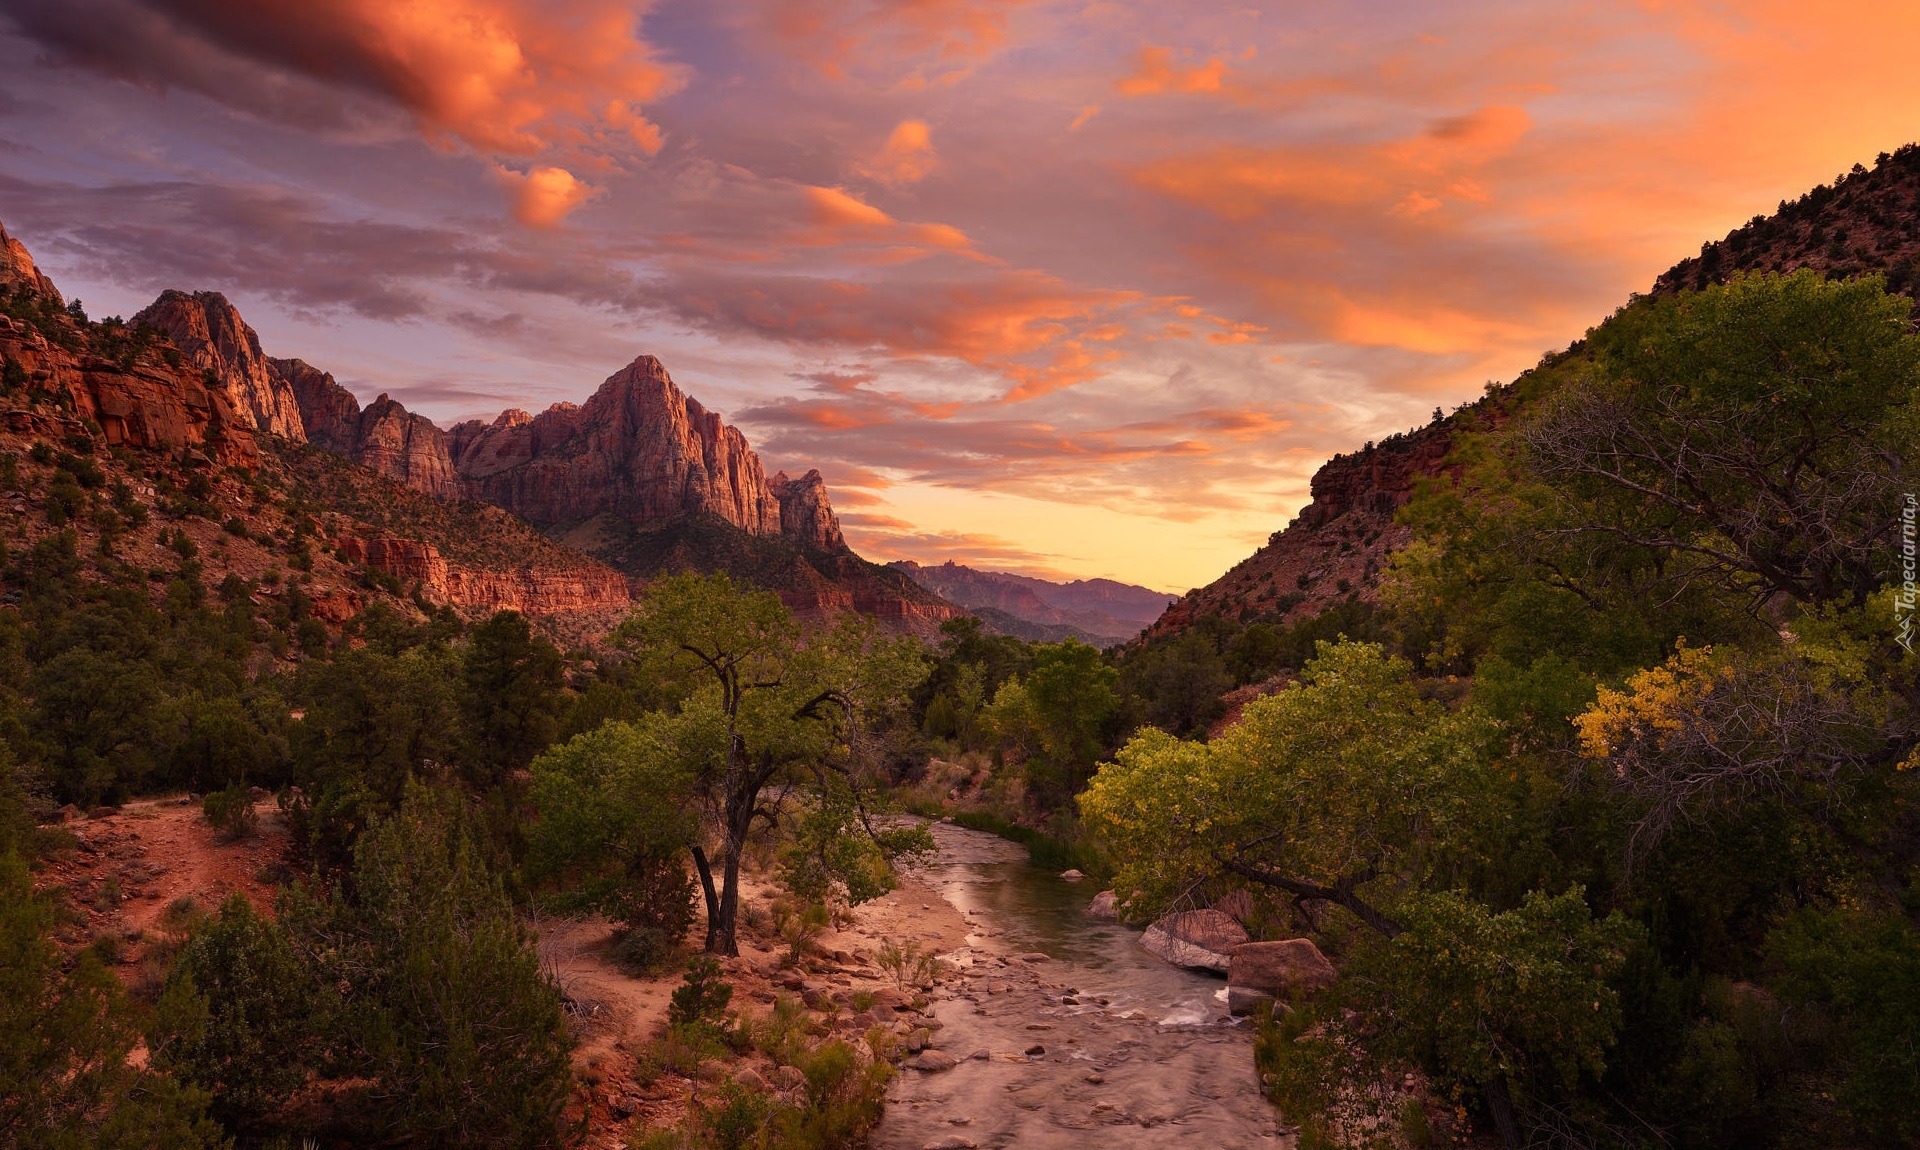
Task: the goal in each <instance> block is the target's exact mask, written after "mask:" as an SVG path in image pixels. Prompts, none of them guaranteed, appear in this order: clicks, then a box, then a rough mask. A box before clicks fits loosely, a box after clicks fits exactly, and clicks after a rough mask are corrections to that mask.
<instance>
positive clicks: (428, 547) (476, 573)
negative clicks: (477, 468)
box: [336, 532, 629, 617]
mask: <svg viewBox="0 0 1920 1150" xmlns="http://www.w3.org/2000/svg"><path fill="white" fill-rule="evenodd" d="M336 549H337V550H338V552H339V554H340V557H341V558H342V559H343V560H345V561H346V562H348V563H351V564H356V565H363V566H366V567H369V568H372V569H373V570H375V571H379V572H381V573H383V574H386V575H391V576H393V577H394V578H396V579H398V580H400V581H401V582H402V583H404V584H407V585H408V586H409V587H412V586H413V585H416V584H417V585H418V586H419V588H420V592H421V594H422V595H423V596H424V597H425V598H426V599H427V600H428V601H429V602H434V603H449V604H452V605H453V606H455V607H459V608H465V609H469V610H476V611H482V612H492V611H500V610H513V611H518V612H520V613H521V614H523V615H529V616H535V617H543V616H549V615H564V614H574V613H579V612H587V611H599V610H604V609H607V608H612V607H623V606H625V605H626V603H627V602H628V598H629V596H628V589H627V581H626V579H625V578H624V577H623V576H621V575H620V573H619V572H617V571H614V570H611V569H610V568H605V567H599V566H597V565H594V566H589V565H586V564H581V565H578V566H575V567H572V568H562V569H542V568H538V567H534V566H531V565H528V566H520V567H515V568H507V569H504V570H485V569H476V568H468V567H455V566H453V565H451V564H449V563H448V562H447V560H446V559H445V558H443V557H442V556H441V554H440V551H439V549H438V548H437V547H435V546H434V545H433V544H431V543H424V542H421V541H420V540H417V539H408V538H404V537H401V536H398V535H393V534H389V533H386V532H362V533H356V534H352V535H348V536H346V537H345V538H342V539H340V540H339V541H338V543H337V545H336Z"/></svg>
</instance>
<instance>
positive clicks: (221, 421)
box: [0, 316, 259, 467]
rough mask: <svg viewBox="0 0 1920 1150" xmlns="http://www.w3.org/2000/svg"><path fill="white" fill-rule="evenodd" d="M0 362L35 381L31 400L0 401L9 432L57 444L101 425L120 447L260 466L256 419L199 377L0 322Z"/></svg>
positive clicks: (20, 397) (16, 397)
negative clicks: (117, 358)
mask: <svg viewBox="0 0 1920 1150" xmlns="http://www.w3.org/2000/svg"><path fill="white" fill-rule="evenodd" d="M0 356H4V357H5V358H7V359H11V360H13V361H14V362H16V363H18V364H19V365H20V366H21V367H22V368H23V369H24V370H25V371H26V373H27V378H28V380H29V383H28V387H27V390H26V392H25V393H24V394H15V395H11V396H8V397H6V398H4V399H0V408H3V409H4V418H5V420H6V423H7V426H8V427H9V428H10V429H11V430H13V431H17V432H21V433H25V434H31V435H35V436H37V437H40V438H44V439H47V440H49V441H51V442H55V443H59V442H64V441H65V440H66V439H68V438H70V437H72V436H76V435H83V434H86V429H85V421H86V420H88V419H91V420H93V421H94V422H95V423H97V424H99V425H100V430H101V434H102V437H103V438H105V440H106V441H107V443H108V444H110V445H113V446H123V447H134V448H143V449H147V450H152V451H166V452H168V453H171V454H180V453H183V452H198V453H200V454H201V455H204V456H206V457H207V458H208V459H211V460H213V461H215V462H218V463H222V464H226V465H229V466H241V467H251V466H253V465H254V464H255V463H257V462H258V461H259V453H258V450H257V449H256V447H255V444H254V438H253V428H252V426H251V422H252V421H251V420H249V419H248V418H246V417H245V416H243V415H241V414H240V413H239V412H237V411H236V410H234V407H233V403H232V401H231V400H230V399H229V398H228V396H227V394H226V392H225V390H224V389H212V390H210V389H208V388H207V387H206V386H205V385H204V384H203V383H202V382H201V380H200V378H199V373H198V372H196V371H194V370H192V369H190V368H175V367H170V366H168V365H167V364H166V363H164V362H153V361H136V362H135V363H133V364H131V365H130V366H122V365H121V364H119V363H116V362H114V361H112V360H107V359H103V358H101V357H99V356H97V355H93V354H90V353H87V352H85V351H73V350H70V349H68V348H65V347H62V346H60V345H59V344H57V343H54V342H51V341H49V340H48V339H47V338H46V336H45V335H44V334H43V333H41V332H40V331H38V330H35V329H34V328H33V327H32V326H30V325H28V324H26V323H23V322H21V321H20V320H16V319H12V318H10V317H7V316H0Z"/></svg>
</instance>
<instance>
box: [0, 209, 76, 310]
mask: <svg viewBox="0 0 1920 1150" xmlns="http://www.w3.org/2000/svg"><path fill="white" fill-rule="evenodd" d="M0 284H5V285H7V286H9V287H14V288H19V287H25V288H27V289H28V290H29V291H32V292H33V293H34V294H35V295H41V296H46V297H47V298H49V299H51V300H53V301H54V302H55V303H65V302H66V301H65V300H63V299H61V298H60V292H59V290H58V289H57V288H55V287H54V286H53V281H52V280H50V279H48V278H47V277H46V276H44V275H42V274H41V272H40V269H39V268H38V267H35V266H34V263H33V257H32V256H31V255H29V254H27V246H26V245H25V244H23V243H21V242H20V241H19V240H16V239H14V238H13V237H12V236H10V235H8V234H7V229H6V227H5V226H3V225H0Z"/></svg>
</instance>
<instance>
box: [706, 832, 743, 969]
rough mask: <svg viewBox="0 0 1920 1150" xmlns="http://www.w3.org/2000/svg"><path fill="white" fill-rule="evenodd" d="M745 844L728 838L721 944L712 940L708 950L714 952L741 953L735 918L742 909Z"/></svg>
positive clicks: (722, 886)
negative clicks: (741, 887)
mask: <svg viewBox="0 0 1920 1150" xmlns="http://www.w3.org/2000/svg"><path fill="white" fill-rule="evenodd" d="M745 845H746V844H745V843H744V842H740V841H737V840H734V839H732V838H729V839H728V840H727V857H726V862H725V868H726V869H725V870H724V871H723V872H722V874H721V879H720V937H719V946H718V947H715V946H714V945H712V943H711V942H709V944H708V946H707V950H708V951H709V952H711V953H714V954H724V955H728V956H730V957H731V956H733V955H737V954H739V953H740V943H739V940H738V939H737V938H736V937H735V935H734V920H735V918H736V917H738V914H739V911H740V853H741V848H742V847H743V846H745Z"/></svg>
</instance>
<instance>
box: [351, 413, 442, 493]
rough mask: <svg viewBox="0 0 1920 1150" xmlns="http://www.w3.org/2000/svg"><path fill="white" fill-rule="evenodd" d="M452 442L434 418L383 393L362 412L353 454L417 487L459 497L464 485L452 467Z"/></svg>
mask: <svg viewBox="0 0 1920 1150" xmlns="http://www.w3.org/2000/svg"><path fill="white" fill-rule="evenodd" d="M451 444H452V440H451V439H450V438H449V437H448V435H447V433H446V432H444V431H442V430H440V428H439V427H437V426H435V425H434V422H433V421H432V420H430V419H428V418H427V417H426V416H424V415H415V414H413V413H412V412H410V411H408V410H407V409H406V408H404V407H402V406H401V405H400V404H398V403H396V402H394V401H393V400H391V399H389V398H387V396H386V395H385V394H384V393H383V394H382V395H381V396H380V398H378V399H376V400H374V401H373V402H372V403H369V404H368V405H367V406H366V410H364V411H362V412H361V413H360V435H359V442H358V444H357V446H356V448H355V451H354V458H355V459H356V460H358V461H359V462H360V463H361V464H363V465H365V466H367V467H371V468H373V469H374V470H375V471H378V472H379V473H380V474H382V475H391V476H393V477H394V478H395V479H398V480H399V481H400V482H402V483H404V484H406V485H407V486H408V487H411V488H413V489H414V490H415V491H422V492H425V493H426V494H428V495H432V496H434V497H436V498H439V499H457V498H459V497H460V494H461V485H460V477H459V476H458V475H456V474H454V470H453V456H452V453H451V450H450V448H451Z"/></svg>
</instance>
